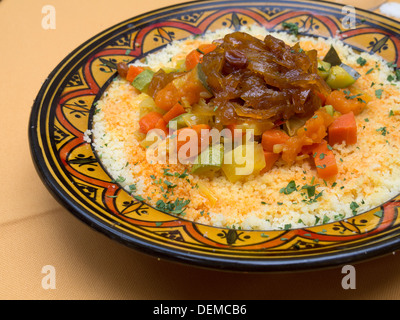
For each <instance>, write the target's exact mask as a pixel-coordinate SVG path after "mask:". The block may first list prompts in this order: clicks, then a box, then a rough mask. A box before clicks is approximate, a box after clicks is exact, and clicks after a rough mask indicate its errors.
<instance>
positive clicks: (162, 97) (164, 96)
mask: <svg viewBox="0 0 400 320" xmlns="http://www.w3.org/2000/svg"><path fill="white" fill-rule="evenodd" d="M180 99H181V94H180V92H179V90H178V89H177V88H176V86H175V85H174V83H172V82H170V83H169V84H167V85H166V86H165V87H164V88H163V89H161V90H160V91H158V93H157V94H156V97H155V99H154V102H155V103H156V105H157V107H159V108H161V109H163V110H165V111H169V110H170V109H171V108H172V107H173V106H174V105H176V104H177V103H178V102H179V100H180Z"/></svg>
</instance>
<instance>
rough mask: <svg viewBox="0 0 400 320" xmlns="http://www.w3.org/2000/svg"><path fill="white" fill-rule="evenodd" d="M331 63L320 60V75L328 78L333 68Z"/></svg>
mask: <svg viewBox="0 0 400 320" xmlns="http://www.w3.org/2000/svg"><path fill="white" fill-rule="evenodd" d="M331 67H332V66H331V64H330V63H329V62H326V61H321V60H318V75H319V76H320V77H321V78H322V79H324V80H326V78H328V76H329V71H330V70H331Z"/></svg>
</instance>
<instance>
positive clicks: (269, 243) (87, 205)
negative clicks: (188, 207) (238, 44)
mask: <svg viewBox="0 0 400 320" xmlns="http://www.w3.org/2000/svg"><path fill="white" fill-rule="evenodd" d="M343 19H346V12H345V11H342V6H340V5H337V4H333V3H329V2H321V1H315V2H314V1H249V2H247V1H201V2H191V3H185V4H180V5H176V6H172V7H168V8H163V9H159V10H156V11H153V12H151V13H147V14H144V15H141V16H138V17H134V18H132V19H129V20H126V21H124V22H121V23H119V24H117V25H115V26H113V27H111V28H109V29H107V30H105V31H104V32H101V33H100V34H98V35H96V36H95V37H93V38H91V39H90V40H88V41H87V42H85V43H83V44H82V45H81V46H79V47H78V48H77V49H76V50H74V51H73V52H72V53H71V54H69V55H68V56H67V57H66V58H65V59H64V60H63V61H62V62H61V63H60V64H59V65H58V66H57V67H56V68H55V69H54V71H53V72H52V73H51V74H50V75H49V77H48V78H47V80H46V81H45V83H44V84H43V86H42V88H41V90H40V92H39V93H38V96H37V98H36V100H35V102H34V106H33V109H32V113H31V118H30V123H29V138H30V147H31V154H32V158H33V161H34V163H35V166H36V168H37V171H38V172H39V175H40V176H41V178H42V179H43V182H44V184H45V185H46V186H47V187H48V189H49V190H50V192H51V193H52V194H53V195H54V196H55V198H56V199H58V200H59V201H60V203H61V204H62V205H63V206H65V207H66V208H67V209H68V210H69V211H70V212H72V213H73V214H74V215H75V216H76V217H78V218H79V219H81V220H82V221H83V222H85V223H86V224H88V225H89V226H91V227H92V228H94V229H95V230H98V231H100V232H102V233H104V234H105V235H107V236H108V237H110V238H111V239H114V240H116V241H119V242H120V243H122V244H124V245H126V246H128V247H131V248H134V249H136V250H140V251H142V252H145V253H147V254H150V255H152V256H156V257H158V258H162V259H168V260H171V261H176V262H180V263H184V264H189V265H193V266H198V267H204V268H212V269H219V270H227V271H240V272H242V271H244V272H293V271H302V270H310V269H321V268H327V267H333V266H339V265H344V264H349V263H356V262H360V261H362V260H365V259H371V258H375V257H379V256H382V255H385V254H388V253H391V252H393V251H395V250H397V249H399V248H400V236H399V228H400V217H399V215H398V212H399V206H400V196H398V197H396V198H394V199H392V200H391V201H389V202H387V203H384V204H382V206H380V207H379V208H375V209H374V210H371V211H369V212H365V213H362V214H359V215H357V216H354V217H353V218H351V219H347V220H343V221H336V222H333V223H328V224H324V225H321V226H315V227H310V228H303V229H294V230H281V231H244V230H236V229H225V228H217V227H211V226H207V225H202V224H198V223H193V222H191V221H187V220H184V219H181V218H177V217H175V216H172V215H169V214H166V213H163V212H160V211H158V210H156V209H154V208H152V207H150V206H149V205H147V204H146V203H142V202H138V201H137V200H134V199H133V198H132V197H131V196H130V195H129V194H128V193H127V192H125V191H124V190H123V189H122V188H121V187H120V186H119V185H118V184H116V183H115V182H114V181H113V180H112V178H111V177H110V176H109V175H108V173H107V171H106V169H105V168H104V167H103V165H102V163H101V161H100V160H99V158H98V157H97V155H96V153H95V152H94V150H93V149H92V147H91V145H90V144H88V143H87V142H85V140H84V132H85V131H86V130H88V129H90V128H91V119H92V116H93V113H94V109H95V107H94V104H95V102H96V101H97V100H98V99H99V98H100V97H101V95H102V93H103V92H104V90H105V89H106V88H107V86H108V85H109V83H110V82H111V81H112V80H113V78H114V77H115V75H116V64H117V63H118V62H122V61H125V62H131V61H134V60H135V59H140V58H141V57H143V56H144V55H146V54H148V53H151V52H154V51H156V50H158V49H160V48H162V47H164V46H166V45H167V44H169V43H170V42H171V41H174V40H178V39H183V38H186V37H188V36H190V35H193V34H202V33H204V32H205V31H207V30H217V29H220V28H226V27H228V28H231V29H232V31H235V30H237V29H238V28H240V27H241V26H244V25H251V24H258V25H261V26H264V27H265V28H267V29H270V30H275V31H276V30H282V23H283V22H288V23H295V24H297V25H298V26H299V30H300V34H304V35H313V36H323V37H332V36H339V37H340V38H341V39H342V40H343V41H344V42H345V43H347V44H349V45H350V46H352V47H353V48H355V49H357V50H360V51H368V52H371V53H377V54H379V55H381V56H382V57H383V58H385V59H386V60H387V61H396V62H397V63H399V62H400V58H399V52H400V39H399V38H398V36H397V35H398V34H399V33H400V24H399V23H398V22H397V21H394V20H391V19H388V18H385V17H383V16H380V15H377V14H373V13H370V12H367V11H364V10H359V9H357V16H356V20H355V21H353V22H354V23H355V29H346V28H347V27H348V23H347V24H346V23H343V22H344V21H345V20H343ZM346 21H348V20H346Z"/></svg>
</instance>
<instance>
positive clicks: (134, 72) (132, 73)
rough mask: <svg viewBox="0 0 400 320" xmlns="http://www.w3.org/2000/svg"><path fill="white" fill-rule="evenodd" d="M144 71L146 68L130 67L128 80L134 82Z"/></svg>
mask: <svg viewBox="0 0 400 320" xmlns="http://www.w3.org/2000/svg"><path fill="white" fill-rule="evenodd" d="M143 71H144V68H142V67H137V66H129V69H128V73H127V75H126V80H128V81H129V82H132V81H133V80H135V78H136V77H137V76H138V75H139V74H141V73H142V72H143Z"/></svg>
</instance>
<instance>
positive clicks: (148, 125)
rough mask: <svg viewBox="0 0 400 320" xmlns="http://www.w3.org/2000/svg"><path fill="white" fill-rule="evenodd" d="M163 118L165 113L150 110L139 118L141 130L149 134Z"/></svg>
mask: <svg viewBox="0 0 400 320" xmlns="http://www.w3.org/2000/svg"><path fill="white" fill-rule="evenodd" d="M162 118H163V115H162V114H161V113H158V112H155V111H153V112H149V113H148V114H146V115H145V116H143V117H142V118H141V119H140V120H139V126H140V129H139V131H140V132H141V133H144V134H147V133H148V132H149V131H150V130H151V129H154V128H155V127H156V125H157V124H158V121H159V120H160V119H162Z"/></svg>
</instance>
